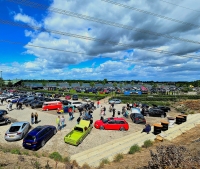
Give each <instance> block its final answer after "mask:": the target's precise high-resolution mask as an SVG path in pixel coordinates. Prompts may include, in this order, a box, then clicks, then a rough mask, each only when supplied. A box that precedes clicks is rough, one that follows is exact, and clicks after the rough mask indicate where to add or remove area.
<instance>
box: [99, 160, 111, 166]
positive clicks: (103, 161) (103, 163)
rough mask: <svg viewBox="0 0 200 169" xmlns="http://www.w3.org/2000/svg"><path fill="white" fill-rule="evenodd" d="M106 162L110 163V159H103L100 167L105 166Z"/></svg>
mask: <svg viewBox="0 0 200 169" xmlns="http://www.w3.org/2000/svg"><path fill="white" fill-rule="evenodd" d="M105 164H110V161H109V160H108V159H107V158H104V159H102V160H101V162H100V164H99V167H98V168H103V167H104V165H105Z"/></svg>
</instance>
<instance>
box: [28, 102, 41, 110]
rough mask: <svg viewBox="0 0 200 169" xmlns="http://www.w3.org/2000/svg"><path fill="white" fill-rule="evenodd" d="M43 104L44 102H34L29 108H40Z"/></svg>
mask: <svg viewBox="0 0 200 169" xmlns="http://www.w3.org/2000/svg"><path fill="white" fill-rule="evenodd" d="M43 103H44V101H38V102H36V103H33V104H32V105H31V108H32V109H35V108H42V106H43Z"/></svg>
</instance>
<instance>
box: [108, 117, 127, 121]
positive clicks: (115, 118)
mask: <svg viewBox="0 0 200 169" xmlns="http://www.w3.org/2000/svg"><path fill="white" fill-rule="evenodd" d="M108 119H109V120H124V121H125V119H124V118H121V117H110V118H108Z"/></svg>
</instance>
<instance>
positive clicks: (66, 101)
mask: <svg viewBox="0 0 200 169" xmlns="http://www.w3.org/2000/svg"><path fill="white" fill-rule="evenodd" d="M60 102H61V103H62V104H63V105H68V104H69V101H68V100H60Z"/></svg>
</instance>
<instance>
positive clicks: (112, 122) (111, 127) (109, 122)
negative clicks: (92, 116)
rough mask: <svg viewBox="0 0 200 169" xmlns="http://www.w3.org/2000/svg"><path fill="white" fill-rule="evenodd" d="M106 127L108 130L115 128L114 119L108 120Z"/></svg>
mask: <svg viewBox="0 0 200 169" xmlns="http://www.w3.org/2000/svg"><path fill="white" fill-rule="evenodd" d="M107 129H108V130H116V129H117V125H116V122H115V120H110V121H108V123H107Z"/></svg>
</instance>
